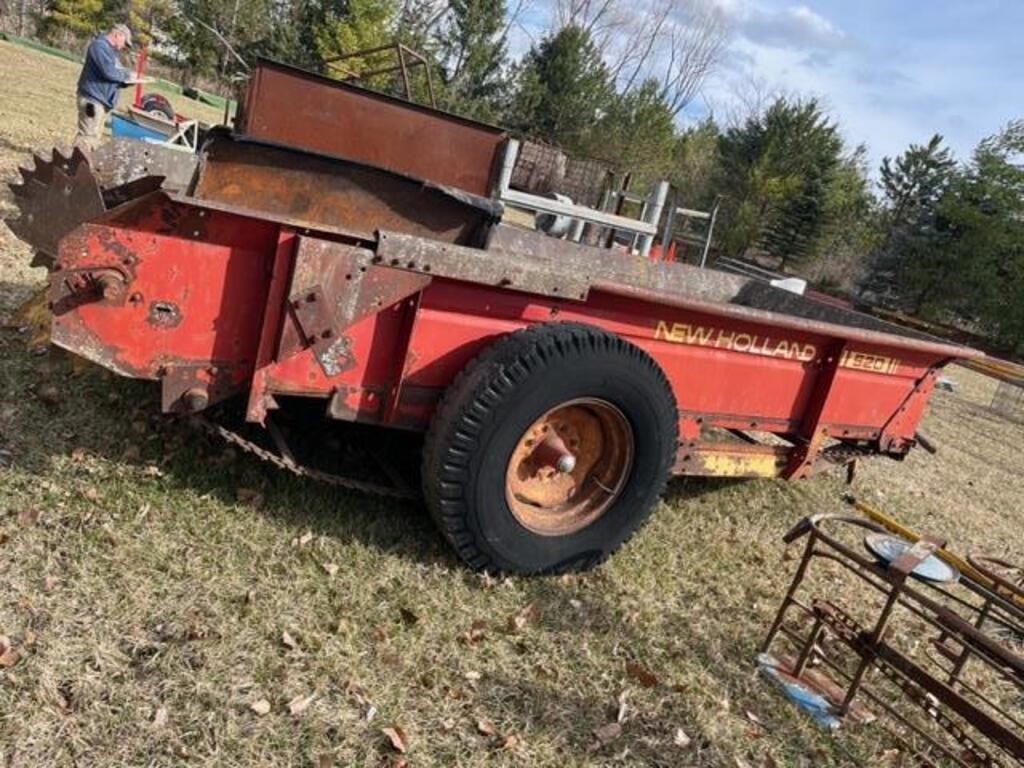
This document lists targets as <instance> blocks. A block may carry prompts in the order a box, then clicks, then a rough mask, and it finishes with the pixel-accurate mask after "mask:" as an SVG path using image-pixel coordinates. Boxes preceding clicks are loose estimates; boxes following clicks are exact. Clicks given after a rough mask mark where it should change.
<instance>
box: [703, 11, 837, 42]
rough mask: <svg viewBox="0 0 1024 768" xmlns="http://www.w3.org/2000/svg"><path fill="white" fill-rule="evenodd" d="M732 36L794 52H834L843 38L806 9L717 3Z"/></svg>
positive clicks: (822, 19) (826, 22) (832, 24)
mask: <svg viewBox="0 0 1024 768" xmlns="http://www.w3.org/2000/svg"><path fill="white" fill-rule="evenodd" d="M716 5H717V6H718V8H719V9H720V10H721V11H722V13H723V14H724V15H725V16H726V18H728V19H730V20H731V21H732V22H733V25H734V27H735V29H736V32H737V33H738V34H739V35H740V36H742V37H744V38H746V39H747V40H749V41H750V42H752V43H754V44H756V45H764V46H769V47H772V48H783V49H789V50H798V51H813V50H836V49H839V48H842V47H843V46H845V45H846V44H847V35H846V33H845V32H844V31H843V30H842V29H840V28H839V27H838V26H837V25H836V24H834V23H833V22H831V21H829V20H828V19H827V18H825V17H824V16H822V15H821V14H820V13H818V12H817V11H815V10H813V9H812V8H809V7H808V6H806V5H802V4H801V5H791V6H788V7H786V8H778V9H776V8H769V7H766V6H764V5H762V4H759V3H754V2H752V1H750V0H747V1H746V2H744V1H743V0H717V2H716Z"/></svg>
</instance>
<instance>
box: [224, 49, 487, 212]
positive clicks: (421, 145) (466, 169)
mask: <svg viewBox="0 0 1024 768" xmlns="http://www.w3.org/2000/svg"><path fill="white" fill-rule="evenodd" d="M236 133H238V134H239V135H241V136H243V137H245V138H249V139H254V140H257V141H266V142H272V143H275V144H284V145H287V146H291V147H297V148H300V149H305V150H307V151H311V152H320V153H323V154H326V155H333V156H337V157H343V158H346V159H349V160H355V161H356V162H360V163H369V164H371V165H375V166H377V167H380V168H386V169H388V170H391V171H396V172H398V173H403V174H406V175H408V176H414V177H416V178H419V179H424V180H426V181H432V182H434V183H436V184H443V185H447V186H451V187H457V188H459V189H463V190H465V191H467V192H472V193H473V194H477V195H488V194H489V193H490V191H491V186H492V184H491V180H492V178H493V177H494V174H495V173H496V167H497V163H498V150H499V148H500V146H501V143H502V142H503V141H504V139H505V133H504V131H502V130H501V129H500V128H496V127H494V126H490V125H486V124H484V123H477V122H475V121H473V120H468V119H466V118H462V117H457V116H456V115H451V114H448V113H447V112H442V111H441V110H437V109H431V108H429V107H424V106H420V105H418V104H411V103H409V102H407V101H403V100H401V99H397V98H393V97H391V96H385V95H383V94H379V93H375V92H373V91H369V90H366V89H365V88H360V87H358V86H354V85H350V84H348V83H342V82H339V81H337V80H331V79H330V78H327V77H322V76H320V75H315V74H313V73H310V72H306V71H304V70H301V69H296V68H294V67H290V66H287V65H285V64H280V63H277V62H273V61H267V60H261V61H259V62H258V63H257V65H256V67H255V69H254V70H253V74H252V78H251V79H250V81H249V88H248V91H247V93H246V96H245V105H244V111H243V114H242V116H241V118H240V121H239V124H238V126H237V127H236Z"/></svg>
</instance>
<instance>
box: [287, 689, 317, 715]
mask: <svg viewBox="0 0 1024 768" xmlns="http://www.w3.org/2000/svg"><path fill="white" fill-rule="evenodd" d="M315 698H316V694H315V693H311V694H309V696H296V697H295V698H294V699H292V700H291V701H289V702H288V711H289V712H290V713H291V714H293V715H301V714H302V713H303V712H305V711H306V710H307V709H309V705H310V704H312V703H313V699H315Z"/></svg>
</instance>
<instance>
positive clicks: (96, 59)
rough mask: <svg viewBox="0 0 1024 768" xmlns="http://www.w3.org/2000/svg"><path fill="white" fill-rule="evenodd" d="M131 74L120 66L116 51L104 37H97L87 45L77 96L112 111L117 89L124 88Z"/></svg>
mask: <svg viewBox="0 0 1024 768" xmlns="http://www.w3.org/2000/svg"><path fill="white" fill-rule="evenodd" d="M130 76H131V74H130V73H129V72H128V70H126V69H124V68H123V67H122V66H121V62H120V60H119V59H118V57H117V51H116V50H114V46H112V45H111V44H110V41H109V40H107V36H106V35H98V36H96V37H94V38H93V39H92V41H91V42H90V43H89V49H88V50H87V51H86V53H85V66H83V67H82V74H81V75H79V77H78V95H79V96H85V98H87V99H92V100H93V101H96V102H99V103H100V104H102V105H103V106H105V107H106V108H107V109H113V108H114V104H115V103H116V102H117V89H118V88H124V87H125V86H126V85H127V84H128V83H127V81H128V78H129V77H130Z"/></svg>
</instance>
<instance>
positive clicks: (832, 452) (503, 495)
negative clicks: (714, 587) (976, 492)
mask: <svg viewBox="0 0 1024 768" xmlns="http://www.w3.org/2000/svg"><path fill="white" fill-rule="evenodd" d="M506 141H507V137H506V136H505V135H504V133H503V132H502V131H501V130H499V129H497V128H494V127H491V126H487V125H483V124H479V123H475V122H472V121H469V120H465V119H462V118H458V117H454V116H452V115H448V114H446V113H443V112H440V111H437V110H434V109H430V108H426V107H421V106H417V105H413V104H410V103H407V102H404V101H400V100H398V99H394V98H391V97H388V96H384V95H380V94H376V93H373V92H371V91H367V90H363V89H360V88H358V87H356V86H353V85H349V84H345V83H339V82H335V81H332V80H328V79H325V78H321V77H319V76H317V75H312V74H309V73H306V72H303V71H301V70H296V69H293V68H290V67H287V66H284V65H281V64H276V63H273V62H267V61H264V62H260V63H259V64H258V65H257V66H256V68H255V69H254V71H253V74H252V77H251V80H250V82H249V85H248V92H247V95H246V98H245V101H244V104H243V108H242V111H241V114H240V115H239V117H238V118H237V119H236V121H235V126H234V128H233V129H232V130H230V131H229V130H227V129H218V130H215V131H213V132H212V133H211V134H210V136H209V137H208V138H207V141H206V143H205V145H204V146H203V148H202V151H201V152H200V153H199V154H198V155H192V154H187V153H183V152H180V151H178V150H174V149H170V148H165V147H161V146H155V145H148V144H144V143H141V142H130V141H114V142H111V143H109V144H106V145H105V146H103V147H102V148H101V149H99V150H98V151H97V152H96V153H95V154H94V156H93V157H91V158H86V157H84V156H83V155H81V154H80V153H77V152H76V153H73V154H70V155H67V154H62V153H60V152H57V151H55V152H54V153H53V156H52V158H51V159H44V158H40V157H36V158H35V165H34V167H33V168H31V169H28V170H22V176H23V178H22V180H21V182H20V183H18V184H15V185H13V186H12V189H13V191H14V194H15V199H16V202H17V203H18V206H19V209H20V215H19V216H18V218H16V219H14V220H12V221H10V222H9V226H10V227H11V229H12V230H14V231H15V233H16V234H18V235H19V237H21V238H22V239H23V240H25V241H26V242H28V243H29V244H30V245H31V246H32V247H33V249H34V250H35V251H36V253H37V257H36V263H38V264H43V265H46V266H48V267H49V283H50V287H49V291H50V306H51V309H52V312H53V321H52V329H51V334H52V341H53V343H54V344H56V345H58V346H59V347H62V348H64V349H66V350H68V351H70V352H72V353H74V354H75V355H79V356H81V357H83V358H86V359H88V360H90V361H92V362H94V363H96V364H98V365H100V366H103V367H104V368H107V369H109V370H110V371H113V372H114V373H117V374H120V375H122V376H127V377H133V378H138V379H148V380H152V381H154V382H158V383H159V386H160V389H161V392H162V406H163V410H164V411H166V412H169V413H182V414H193V415H194V416H195V417H196V418H197V419H200V418H204V416H203V414H201V412H203V411H205V410H207V409H211V408H213V407H214V406H217V404H219V403H222V402H223V401H227V400H229V399H231V400H232V401H233V402H238V401H241V402H242V403H243V405H244V413H245V420H246V421H247V422H250V423H251V424H256V425H263V426H264V427H265V429H266V430H267V432H268V433H275V429H274V419H275V418H276V416H277V411H278V410H279V409H280V411H281V412H284V411H286V410H287V409H288V408H289V407H291V406H292V405H294V404H296V403H297V402H298V401H300V400H301V401H303V402H304V404H305V405H304V407H306V408H308V407H309V403H310V402H311V401H316V402H318V403H319V404H320V408H321V411H320V412H321V413H322V415H323V419H324V420H340V421H348V422H359V423H362V424H366V425H374V426H379V427H387V428H391V429H398V430H406V431H412V432H419V433H425V438H424V448H423V461H422V471H421V483H422V495H423V497H424V498H425V501H426V504H427V506H428V507H429V509H430V511H431V513H432V515H433V517H434V519H435V520H436V522H437V524H438V526H439V527H440V528H441V530H442V531H443V533H444V535H445V536H446V537H447V539H448V540H449V541H450V542H451V544H452V546H453V547H454V548H455V550H456V551H457V552H458V554H459V555H460V556H461V557H462V558H463V559H464V560H465V561H466V562H467V563H469V564H470V565H471V566H472V567H474V568H479V569H486V570H491V571H501V572H507V573H550V572H559V571H566V570H578V569H585V568H589V567H592V566H594V565H596V564H597V563H599V562H601V561H602V560H603V559H604V558H606V557H607V556H608V555H609V554H611V553H612V552H614V551H615V550H616V549H617V548H618V547H619V546H621V545H622V544H623V542H625V541H626V539H628V538H629V537H630V535H632V534H633V533H634V532H635V531H636V530H637V529H638V528H639V527H640V525H641V524H642V523H643V521H644V520H645V518H646V517H647V516H648V515H649V514H650V512H651V510H652V509H653V507H654V506H655V505H656V503H657V500H658V498H659V496H660V494H661V493H662V491H663V489H664V487H665V483H666V481H667V478H668V477H669V476H670V475H673V474H676V475H719V476H732V477H773V476H781V477H785V478H789V479H791V480H803V479H805V478H807V477H809V476H811V475H812V474H814V473H815V472H818V471H819V470H821V469H823V468H825V467H828V466H835V465H837V464H838V465H845V464H849V463H850V462H852V461H854V460H856V459H857V458H858V457H861V456H868V455H873V454H884V455H887V456H890V457H894V458H900V457H902V456H904V455H905V454H906V453H907V452H908V451H909V450H910V449H911V448H912V447H913V446H914V445H915V443H917V442H920V440H921V439H920V436H919V435H918V433H917V426H918V423H919V422H920V420H921V418H922V415H923V413H924V410H925V407H926V404H927V402H928V398H929V395H930V393H931V392H932V389H933V386H934V384H935V381H936V377H937V375H938V372H939V371H940V369H941V368H942V367H943V366H944V365H945V364H947V363H948V362H950V361H951V360H953V359H956V358H969V357H977V356H979V353H976V352H974V351H973V350H971V349H968V348H965V347H961V346H956V345H952V344H948V343H945V342H942V341H940V340H937V339H935V338H933V337H930V336H927V335H925V334H922V333H918V332H915V331H911V330H907V329H905V328H901V327H899V326H896V325H892V324H887V323H884V322H881V321H879V320H877V319H874V318H872V317H868V316H865V315H862V314H858V313H855V312H852V311H849V310H845V309H843V308H840V307H835V306H830V305H826V304H822V303H818V302H815V301H812V300H810V299H807V298H804V297H802V296H799V295H795V294H792V293H789V292H787V291H784V290H779V289H776V288H774V287H771V286H770V285H768V284H765V283H761V282H757V281H752V280H748V279H744V278H740V277H737V276H733V275H728V274H725V273H721V272H716V271H714V270H708V269H698V268H694V267H689V266H685V265H681V264H674V263H665V262H658V261H651V260H649V259H646V258H642V257H639V256H634V255H630V254H627V253H625V252H622V251H616V250H611V249H606V248H598V247H592V246H586V245H580V244H578V243H576V242H571V241H568V240H561V239H556V238H553V237H549V236H546V235H545V234H543V233H541V232H539V231H536V230H532V229H528V228H525V227H521V226H515V225H512V224H509V223H506V222H503V220H502V218H503V213H504V207H503V205H502V203H501V202H500V200H499V196H498V195H497V194H496V190H497V189H498V178H499V176H501V174H502V162H501V158H502V148H503V146H504V144H505V142H506ZM213 410H214V412H215V411H216V408H214V409H213ZM251 428H252V427H249V429H251ZM219 429H220V430H221V431H223V432H224V433H225V435H226V436H228V437H229V439H233V440H234V441H235V442H237V443H239V444H243V445H245V444H246V441H244V440H243V439H242V438H241V437H239V436H238V435H237V434H236V433H234V432H228V431H227V430H226V429H224V428H223V427H219ZM277 437H279V435H278V436H275V441H276V442H275V445H277V449H276V450H270V449H263V448H261V449H255V448H253V450H254V452H257V453H260V454H261V455H263V456H264V458H270V459H271V460H273V461H276V463H278V464H281V465H283V466H288V467H291V468H295V467H296V462H295V460H294V459H293V457H292V456H291V455H290V451H289V450H288V446H287V444H286V443H285V442H282V441H281V440H278V439H277ZM310 474H316V473H310ZM342 484H345V483H342ZM348 484H350V485H353V486H355V487H360V483H359V482H358V481H352V482H351V483H348ZM363 485H366V486H369V484H368V483H364V484H363ZM372 489H374V490H379V491H382V492H385V493H387V492H394V493H395V494H396V495H401V494H400V492H399V491H398V490H396V489H389V488H386V487H377V486H373V487H372Z"/></svg>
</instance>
